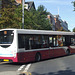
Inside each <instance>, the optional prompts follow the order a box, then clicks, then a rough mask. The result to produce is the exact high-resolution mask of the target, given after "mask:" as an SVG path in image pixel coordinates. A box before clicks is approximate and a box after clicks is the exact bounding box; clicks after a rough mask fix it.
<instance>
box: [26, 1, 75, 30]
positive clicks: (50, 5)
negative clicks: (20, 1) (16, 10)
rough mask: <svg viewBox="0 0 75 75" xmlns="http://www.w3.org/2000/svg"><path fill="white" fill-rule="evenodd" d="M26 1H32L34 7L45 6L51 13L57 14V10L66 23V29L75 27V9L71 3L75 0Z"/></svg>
mask: <svg viewBox="0 0 75 75" xmlns="http://www.w3.org/2000/svg"><path fill="white" fill-rule="evenodd" d="M27 1H34V4H35V7H36V9H37V8H38V6H39V5H43V6H45V8H46V9H47V11H48V12H50V13H51V14H53V15H58V10H59V16H60V17H61V19H62V20H65V21H66V22H67V23H68V29H69V30H70V31H72V30H73V28H74V27H75V11H73V10H74V7H73V4H72V3H71V2H72V1H75V0H25V2H27Z"/></svg>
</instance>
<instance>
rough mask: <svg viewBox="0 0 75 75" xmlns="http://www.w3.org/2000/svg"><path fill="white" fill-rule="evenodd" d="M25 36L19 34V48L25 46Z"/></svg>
mask: <svg viewBox="0 0 75 75" xmlns="http://www.w3.org/2000/svg"><path fill="white" fill-rule="evenodd" d="M24 46H25V36H24V35H20V34H19V35H18V47H19V48H25V47H24Z"/></svg>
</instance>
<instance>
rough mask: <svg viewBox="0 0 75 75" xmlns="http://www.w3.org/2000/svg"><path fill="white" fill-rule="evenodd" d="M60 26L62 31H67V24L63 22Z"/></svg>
mask: <svg viewBox="0 0 75 75" xmlns="http://www.w3.org/2000/svg"><path fill="white" fill-rule="evenodd" d="M61 26H62V27H63V30H64V31H68V23H67V22H66V21H64V20H62V21H61Z"/></svg>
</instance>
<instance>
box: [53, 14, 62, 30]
mask: <svg viewBox="0 0 75 75" xmlns="http://www.w3.org/2000/svg"><path fill="white" fill-rule="evenodd" d="M54 20H55V30H56V31H58V30H60V29H61V28H62V27H61V25H60V23H61V21H60V16H59V15H54Z"/></svg>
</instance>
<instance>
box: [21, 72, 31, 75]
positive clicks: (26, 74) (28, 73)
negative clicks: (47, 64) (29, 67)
mask: <svg viewBox="0 0 75 75" xmlns="http://www.w3.org/2000/svg"><path fill="white" fill-rule="evenodd" d="M21 74H25V75H32V74H31V73H30V72H23V73H21Z"/></svg>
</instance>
